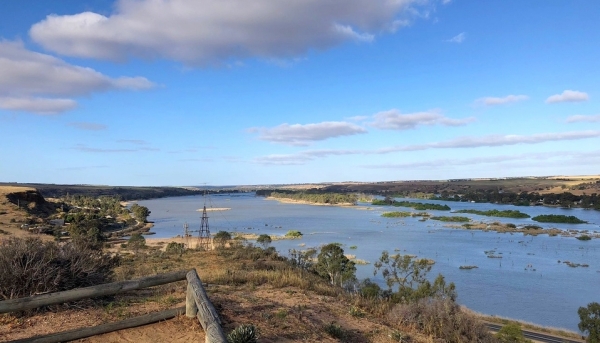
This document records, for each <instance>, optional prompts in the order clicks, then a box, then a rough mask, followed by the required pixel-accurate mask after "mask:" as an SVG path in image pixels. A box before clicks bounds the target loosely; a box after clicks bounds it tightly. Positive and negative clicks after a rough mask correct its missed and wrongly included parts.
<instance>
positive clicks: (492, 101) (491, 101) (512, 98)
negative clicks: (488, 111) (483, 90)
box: [475, 94, 529, 106]
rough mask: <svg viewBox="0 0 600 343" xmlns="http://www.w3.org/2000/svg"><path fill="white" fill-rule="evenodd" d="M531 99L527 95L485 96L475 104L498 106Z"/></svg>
mask: <svg viewBox="0 0 600 343" xmlns="http://www.w3.org/2000/svg"><path fill="white" fill-rule="evenodd" d="M527 99H529V97H528V96H527V95H512V94H511V95H507V96H505V97H501V98H499V97H485V98H480V99H477V100H475V105H484V106H496V105H504V104H510V103H513V102H518V101H525V100H527Z"/></svg>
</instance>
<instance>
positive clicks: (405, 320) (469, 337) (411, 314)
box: [389, 299, 496, 343]
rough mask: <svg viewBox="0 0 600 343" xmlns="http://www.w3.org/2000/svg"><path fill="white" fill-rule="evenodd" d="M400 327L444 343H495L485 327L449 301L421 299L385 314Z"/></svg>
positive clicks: (398, 306) (401, 305)
mask: <svg viewBox="0 0 600 343" xmlns="http://www.w3.org/2000/svg"><path fill="white" fill-rule="evenodd" d="M389 318H390V320H391V321H392V322H395V324H396V325H397V326H400V327H414V328H417V329H418V330H419V331H421V332H423V333H425V334H427V335H431V336H433V337H435V338H438V339H440V340H441V341H444V342H448V343H462V342H481V343H492V342H496V340H495V338H494V337H493V336H492V334H490V333H489V331H488V329H487V327H486V326H485V324H483V323H482V322H480V321H479V320H477V318H476V317H475V316H473V315H471V314H469V313H467V312H464V311H463V310H461V308H460V306H459V305H457V304H456V303H455V302H453V301H451V300H449V299H443V300H442V299H433V300H432V299H422V300H419V301H417V302H412V303H408V304H400V305H396V307H394V308H393V309H392V311H391V312H390V314H389Z"/></svg>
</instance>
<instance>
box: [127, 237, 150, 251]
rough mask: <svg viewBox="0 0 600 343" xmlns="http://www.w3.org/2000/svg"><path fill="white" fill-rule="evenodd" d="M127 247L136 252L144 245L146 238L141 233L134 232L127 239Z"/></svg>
mask: <svg viewBox="0 0 600 343" xmlns="http://www.w3.org/2000/svg"><path fill="white" fill-rule="evenodd" d="M127 247H128V248H130V249H132V250H133V251H135V252H136V253H137V252H138V250H140V249H142V248H145V247H146V239H145V238H144V236H142V234H141V233H134V234H133V235H131V237H130V238H129V240H128V241H127Z"/></svg>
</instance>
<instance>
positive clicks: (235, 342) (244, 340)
mask: <svg viewBox="0 0 600 343" xmlns="http://www.w3.org/2000/svg"><path fill="white" fill-rule="evenodd" d="M227 342H228V343H256V342H258V330H257V329H256V327H255V326H254V325H252V324H250V325H246V324H242V325H240V326H238V327H237V328H235V329H233V330H232V331H231V332H230V333H229V335H227Z"/></svg>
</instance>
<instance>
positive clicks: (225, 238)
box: [213, 231, 231, 248]
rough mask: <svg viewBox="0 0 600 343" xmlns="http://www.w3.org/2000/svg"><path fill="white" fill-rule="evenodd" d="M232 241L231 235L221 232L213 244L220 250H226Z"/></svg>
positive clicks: (214, 238)
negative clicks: (228, 243)
mask: <svg viewBox="0 0 600 343" xmlns="http://www.w3.org/2000/svg"><path fill="white" fill-rule="evenodd" d="M230 240H231V234H230V233H229V232H227V231H219V232H217V234H216V235H215V237H213V242H215V243H216V244H217V246H218V247H219V248H224V247H225V245H226V244H227V242H229V241H230Z"/></svg>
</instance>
